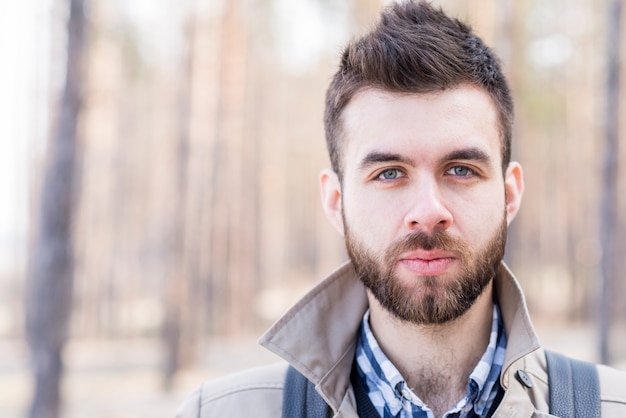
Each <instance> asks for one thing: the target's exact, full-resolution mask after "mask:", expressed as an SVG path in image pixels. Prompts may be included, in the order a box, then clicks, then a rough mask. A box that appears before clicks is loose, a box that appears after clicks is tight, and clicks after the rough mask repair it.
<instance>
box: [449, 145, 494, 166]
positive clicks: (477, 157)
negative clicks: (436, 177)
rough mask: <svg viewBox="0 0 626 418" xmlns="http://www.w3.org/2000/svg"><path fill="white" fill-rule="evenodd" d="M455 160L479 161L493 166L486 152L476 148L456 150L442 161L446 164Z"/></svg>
mask: <svg viewBox="0 0 626 418" xmlns="http://www.w3.org/2000/svg"><path fill="white" fill-rule="evenodd" d="M454 160H465V161H477V162H482V163H485V164H488V165H491V158H490V157H489V155H488V154H487V153H486V152H485V151H483V150H481V149H480V148H476V147H471V148H463V149H459V150H454V151H452V152H450V153H448V154H446V155H445V156H444V157H443V158H442V159H441V161H444V162H445V161H454Z"/></svg>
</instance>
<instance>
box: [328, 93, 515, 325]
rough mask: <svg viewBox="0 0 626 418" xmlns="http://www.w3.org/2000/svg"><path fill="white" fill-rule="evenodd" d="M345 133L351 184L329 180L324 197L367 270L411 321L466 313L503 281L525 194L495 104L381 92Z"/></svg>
mask: <svg viewBox="0 0 626 418" xmlns="http://www.w3.org/2000/svg"><path fill="white" fill-rule="evenodd" d="M343 126H344V129H343V132H344V139H343V141H344V143H343V144H344V145H343V161H344V175H343V182H342V184H340V185H337V183H338V180H336V179H335V178H334V177H333V178H330V177H332V176H331V175H330V174H328V173H327V177H326V181H325V178H324V174H323V176H322V183H323V184H322V194H323V197H324V200H325V205H326V209H327V213H328V214H329V215H330V216H331V220H333V221H334V222H335V225H336V226H337V227H338V228H339V229H340V230H341V231H342V232H343V233H344V235H345V240H346V245H347V248H348V252H349V254H350V257H351V259H352V261H353V264H354V265H355V269H356V271H357V273H358V274H359V276H360V277H361V279H362V280H363V282H364V283H365V285H366V286H367V287H368V288H369V289H370V291H371V293H372V294H373V295H374V296H375V297H376V299H377V300H378V302H379V303H380V304H381V305H382V306H383V307H384V308H385V309H387V310H388V311H390V312H391V313H392V314H394V315H395V316H396V317H398V318H400V319H402V320H405V321H410V322H413V323H418V324H438V323H444V322H447V321H450V320H452V319H455V318H457V317H459V316H460V315H462V314H463V313H465V312H466V311H467V309H469V308H470V307H471V306H472V304H473V303H474V301H475V300H476V298H478V296H479V295H480V294H481V293H482V291H483V290H484V288H485V286H486V285H487V284H489V282H490V281H491V279H492V278H493V275H494V273H495V269H496V268H497V266H498V264H499V262H500V260H501V259H502V256H503V254H504V246H505V243H506V230H507V226H508V222H510V220H512V218H513V216H514V215H515V213H516V212H517V208H518V205H519V200H520V198H521V193H522V189H523V184H522V180H521V168H520V167H519V165H517V164H516V163H512V164H511V166H510V167H509V169H508V170H507V173H506V175H505V176H503V174H502V169H501V167H502V164H501V152H500V149H501V147H500V134H499V131H498V118H497V112H496V109H495V107H494V105H493V104H492V101H491V99H490V97H489V96H488V94H487V93H485V92H484V91H482V90H480V89H478V88H475V87H471V86H461V87H459V88H455V89H450V90H445V91H442V92H438V93H430V94H403V95H400V94H392V93H388V92H382V91H379V90H374V89H369V90H364V91H362V92H360V93H359V94H358V95H357V96H356V97H354V98H353V100H352V101H351V102H350V104H349V105H348V106H347V108H346V109H345V111H344V115H343ZM333 185H334V187H333ZM333 203H334V205H335V206H334V207H333ZM329 204H330V209H329ZM339 218H340V219H339Z"/></svg>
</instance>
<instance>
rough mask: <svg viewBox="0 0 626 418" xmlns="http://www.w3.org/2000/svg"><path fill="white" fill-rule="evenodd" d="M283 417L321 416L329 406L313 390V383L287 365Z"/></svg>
mask: <svg viewBox="0 0 626 418" xmlns="http://www.w3.org/2000/svg"><path fill="white" fill-rule="evenodd" d="M282 416H283V418H323V417H328V416H330V407H329V406H328V405H327V404H326V402H325V401H324V399H322V397H321V396H320V394H319V393H317V391H316V390H315V385H314V384H313V383H311V382H310V381H309V379H307V378H306V377H304V376H303V375H302V373H300V372H299V371H297V370H296V369H294V368H293V367H292V366H289V368H288V369H287V376H286V377H285V389H284V390H283V415H282Z"/></svg>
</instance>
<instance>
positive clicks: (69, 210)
mask: <svg viewBox="0 0 626 418" xmlns="http://www.w3.org/2000/svg"><path fill="white" fill-rule="evenodd" d="M69 9H70V13H69V21H68V44H67V73H66V80H65V89H64V91H63V97H62V101H61V104H60V109H59V114H58V115H59V116H58V120H57V123H56V125H55V126H56V129H55V131H54V134H53V136H51V138H50V143H49V147H48V151H47V152H48V154H47V158H46V165H45V167H44V170H45V171H44V176H43V182H42V185H41V194H40V200H39V218H38V225H37V228H38V230H37V233H36V239H35V242H34V246H33V254H32V257H33V258H32V261H31V265H30V278H29V284H28V289H27V294H26V334H27V338H28V343H29V345H30V348H31V356H32V362H33V368H34V381H35V388H34V395H33V399H32V403H31V407H30V413H29V416H30V417H32V418H35V417H37V418H55V417H58V416H59V414H60V412H59V410H60V403H61V402H60V385H61V377H62V374H63V362H62V354H63V347H64V345H65V343H66V341H67V338H68V333H69V322H70V314H71V306H72V303H71V302H72V288H73V259H72V231H71V229H72V222H71V221H72V214H73V206H74V205H73V202H74V187H73V186H74V172H75V160H76V148H77V146H76V143H77V138H76V137H77V122H78V116H79V113H80V110H81V97H82V96H81V85H82V80H83V79H82V72H81V66H82V61H83V55H84V49H85V47H84V43H85V26H86V19H85V13H84V3H83V0H70V3H69Z"/></svg>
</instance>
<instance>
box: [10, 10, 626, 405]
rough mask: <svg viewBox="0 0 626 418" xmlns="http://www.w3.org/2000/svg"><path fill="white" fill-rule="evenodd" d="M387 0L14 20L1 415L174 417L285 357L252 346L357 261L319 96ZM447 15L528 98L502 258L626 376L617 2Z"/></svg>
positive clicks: (557, 333) (541, 305) (523, 101)
mask: <svg viewBox="0 0 626 418" xmlns="http://www.w3.org/2000/svg"><path fill="white" fill-rule="evenodd" d="M386 3H387V2H386V1H384V0H179V1H174V0H30V1H22V2H2V4H0V59H1V60H2V65H1V66H0V92H1V94H0V195H1V196H2V199H3V200H2V205H0V394H1V395H0V416H3V417H18V416H27V415H30V416H37V417H45V416H51V417H52V416H57V415H56V414H55V412H54V411H55V406H54V405H56V404H59V405H60V407H61V409H60V414H59V415H58V416H64V417H79V416H92V417H148V416H150V417H154V416H172V415H173V413H174V411H175V409H176V407H177V405H178V404H179V403H180V402H181V401H182V400H183V399H184V397H185V396H186V395H187V394H188V393H189V392H190V391H191V390H192V389H193V388H194V387H195V386H196V385H197V384H199V383H200V381H202V380H204V379H206V378H209V377H212V376H215V375H219V374H222V373H226V372H228V371H231V370H234V369H237V368H241V367H245V366H248V365H252V364H258V363H262V362H267V361H271V360H272V359H273V357H271V356H270V355H268V354H265V353H263V352H262V351H261V350H260V349H258V348H257V347H255V345H254V339H255V338H256V337H258V336H259V335H260V334H261V333H262V331H263V330H264V329H265V327H267V326H268V325H269V324H271V322H272V321H273V320H275V319H276V318H277V317H278V316H279V315H280V314H281V313H282V312H283V311H284V310H285V309H286V308H287V307H289V306H290V304H291V303H293V302H294V301H295V300H296V299H297V297H298V296H300V295H301V294H302V293H303V292H304V291H305V290H306V289H307V288H309V287H310V286H311V285H313V284H314V283H315V282H316V281H317V280H319V279H321V278H322V277H323V276H324V275H326V274H327V273H329V272H330V271H332V270H333V269H334V268H335V267H336V266H337V265H338V264H339V263H340V262H341V261H343V260H344V259H345V258H346V256H345V252H344V249H343V242H342V241H341V239H340V238H339V237H338V236H337V235H336V233H335V232H334V230H333V229H332V228H331V227H330V226H329V225H328V224H327V222H326V220H325V218H324V216H323V213H322V210H321V206H320V204H319V198H318V190H317V175H318V173H319V171H320V170H321V169H322V168H324V167H325V166H326V165H327V157H326V150H325V144H324V138H323V126H322V111H323V97H324V93H325V89H326V86H327V83H328V81H329V79H330V77H331V75H332V73H333V72H334V69H335V66H336V62H337V59H338V56H339V52H340V48H341V46H342V45H343V44H344V43H345V42H346V41H347V40H348V39H349V38H350V37H351V36H352V35H354V34H357V33H359V32H360V31H362V30H364V29H365V28H367V27H368V26H369V25H371V24H372V22H373V21H374V19H375V16H376V15H377V13H378V10H379V9H380V7H381V6H382V5H384V4H386ZM433 3H434V4H439V5H441V6H442V7H443V8H444V9H445V10H446V11H448V12H449V13H451V14H453V15H455V16H457V17H460V18H461V19H463V20H465V21H467V22H468V23H470V24H471V25H472V26H473V27H474V28H475V30H476V31H477V32H478V33H479V34H480V35H481V36H482V37H483V38H484V39H485V40H486V41H487V43H488V44H489V45H492V46H493V47H494V49H495V50H496V51H497V53H498V54H499V56H500V57H501V59H502V63H503V66H504V68H505V69H506V73H507V74H508V77H509V79H510V82H511V84H512V88H513V92H514V96H515V100H516V112H517V115H516V117H517V119H516V125H515V138H514V158H515V159H517V160H519V161H521V163H522V164H523V166H524V168H525V176H526V194H525V197H524V202H523V206H522V211H521V214H520V215H519V217H518V218H517V220H516V221H515V222H514V224H513V226H512V229H511V232H510V237H509V247H508V255H507V260H508V262H509V264H510V265H511V267H512V269H513V271H514V272H516V275H517V276H518V278H519V279H520V280H521V282H522V285H523V287H524V288H525V290H526V294H527V298H528V303H529V306H530V309H531V312H532V314H533V315H534V319H535V322H536V325H537V326H538V329H539V331H540V337H541V338H542V340H543V341H544V342H545V343H546V345H548V346H550V347H555V348H558V349H561V350H563V351H565V352H567V353H568V354H570V355H573V356H577V357H579V358H586V359H590V360H603V361H605V362H608V363H611V364H614V365H617V366H618V367H625V365H626V321H624V319H623V318H624V317H625V316H626V302H624V299H623V298H624V297H623V295H624V294H626V281H625V280H623V279H622V277H621V274H619V272H621V271H624V270H625V269H626V265H625V264H626V257H623V256H621V254H624V253H625V250H626V248H625V247H626V234H625V232H626V210H625V209H626V200H625V199H624V196H626V193H625V192H626V175H625V174H624V170H626V148H625V147H620V146H619V145H620V143H623V140H622V137H623V135H624V132H626V131H624V127H625V125H624V124H625V123H626V108H624V107H623V105H622V103H620V99H621V97H623V93H624V87H623V86H622V85H623V84H624V83H621V84H620V79H621V78H622V75H623V70H622V69H621V62H622V59H621V57H622V56H624V52H623V49H624V48H626V42H624V36H626V35H625V34H624V33H623V31H622V30H621V22H622V13H623V12H622V10H621V7H620V1H619V0H603V1H593V0H439V1H433ZM55 376H57V377H58V376H63V379H62V380H61V386H60V387H59V388H57V387H56V386H55V385H56V384H55V383H54V382H55V381H56V377H55ZM55 392H58V393H60V399H59V398H58V397H57V396H56V395H55ZM50 405H52V406H50ZM37 408H39V409H37ZM29 411H30V412H29Z"/></svg>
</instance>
